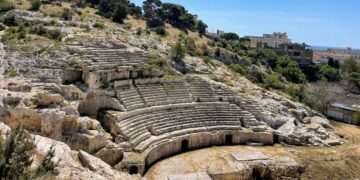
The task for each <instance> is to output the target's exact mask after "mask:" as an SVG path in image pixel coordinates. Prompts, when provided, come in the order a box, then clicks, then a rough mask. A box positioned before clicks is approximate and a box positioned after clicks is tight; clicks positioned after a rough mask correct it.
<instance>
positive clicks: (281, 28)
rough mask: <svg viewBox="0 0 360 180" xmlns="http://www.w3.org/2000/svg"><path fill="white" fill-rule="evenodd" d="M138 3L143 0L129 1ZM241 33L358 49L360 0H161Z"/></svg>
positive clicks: (213, 25)
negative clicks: (275, 34)
mask: <svg viewBox="0 0 360 180" xmlns="http://www.w3.org/2000/svg"><path fill="white" fill-rule="evenodd" d="M132 2H135V3H136V4H139V5H141V4H142V0H132ZM163 2H172V3H178V4H181V5H183V6H185V8H187V9H188V10H189V12H191V13H193V14H197V15H198V16H199V19H202V20H204V22H205V23H207V24H208V26H209V30H210V31H212V30H213V31H215V30H216V29H222V30H225V31H227V32H236V33H238V34H239V35H240V36H244V35H262V34H264V33H272V32H273V31H278V32H287V33H288V34H289V36H290V38H291V39H292V40H293V42H299V43H302V42H305V43H307V44H310V45H319V46H329V47H353V48H360V0H166V1H165V0H163Z"/></svg>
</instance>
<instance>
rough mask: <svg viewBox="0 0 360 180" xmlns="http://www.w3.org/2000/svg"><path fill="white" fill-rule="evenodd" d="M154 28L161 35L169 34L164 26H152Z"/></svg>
mask: <svg viewBox="0 0 360 180" xmlns="http://www.w3.org/2000/svg"><path fill="white" fill-rule="evenodd" d="M152 30H153V31H154V32H155V33H156V34H157V35H160V36H166V35H167V31H166V29H165V27H164V26H158V27H155V28H152Z"/></svg>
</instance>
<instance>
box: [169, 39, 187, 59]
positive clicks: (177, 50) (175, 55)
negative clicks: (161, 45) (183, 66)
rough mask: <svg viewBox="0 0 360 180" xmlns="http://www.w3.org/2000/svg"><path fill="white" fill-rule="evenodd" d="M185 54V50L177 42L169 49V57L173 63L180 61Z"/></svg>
mask: <svg viewBox="0 0 360 180" xmlns="http://www.w3.org/2000/svg"><path fill="white" fill-rule="evenodd" d="M185 54H186V48H185V47H184V46H183V45H182V44H181V42H180V41H178V42H177V43H176V44H175V45H173V46H172V47H171V49H170V57H171V58H172V59H173V60H174V61H177V62H179V61H182V59H184V57H185Z"/></svg>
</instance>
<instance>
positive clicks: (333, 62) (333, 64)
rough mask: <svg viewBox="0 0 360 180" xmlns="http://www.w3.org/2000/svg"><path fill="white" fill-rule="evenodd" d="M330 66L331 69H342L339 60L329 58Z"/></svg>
mask: <svg viewBox="0 0 360 180" xmlns="http://www.w3.org/2000/svg"><path fill="white" fill-rule="evenodd" d="M328 65H329V66H330V67H333V68H336V69H339V67H340V62H339V61H338V60H335V59H334V58H332V57H329V58H328Z"/></svg>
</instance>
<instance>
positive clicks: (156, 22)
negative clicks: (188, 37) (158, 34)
mask: <svg viewBox="0 0 360 180" xmlns="http://www.w3.org/2000/svg"><path fill="white" fill-rule="evenodd" d="M146 26H147V27H148V28H155V27H165V23H164V21H163V20H161V19H160V18H156V17H152V18H148V19H146Z"/></svg>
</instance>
